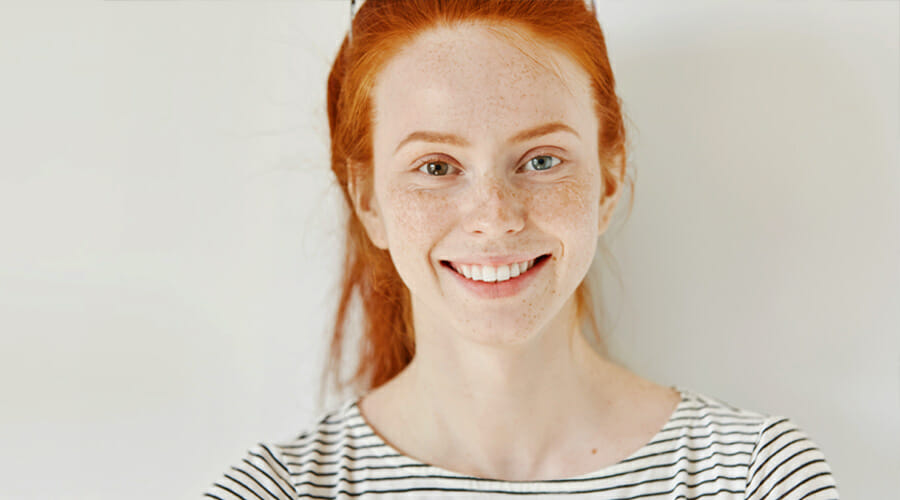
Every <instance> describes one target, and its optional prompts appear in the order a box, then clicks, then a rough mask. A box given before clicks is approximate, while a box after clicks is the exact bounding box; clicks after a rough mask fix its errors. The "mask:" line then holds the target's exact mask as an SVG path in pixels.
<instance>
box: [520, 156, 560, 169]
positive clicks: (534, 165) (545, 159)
mask: <svg viewBox="0 0 900 500" xmlns="http://www.w3.org/2000/svg"><path fill="white" fill-rule="evenodd" d="M554 161H555V163H554ZM560 163H562V160H560V159H559V158H557V157H555V156H553V155H540V156H535V157H534V158H532V159H530V160H528V162H527V163H525V169H526V170H529V169H531V170H536V171H539V172H540V171H544V170H550V169H551V168H553V167H555V166H557V165H559V164H560Z"/></svg>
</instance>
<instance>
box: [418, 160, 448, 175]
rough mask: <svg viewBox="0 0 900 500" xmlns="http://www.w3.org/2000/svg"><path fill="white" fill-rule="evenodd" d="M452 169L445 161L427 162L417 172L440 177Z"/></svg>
mask: <svg viewBox="0 0 900 500" xmlns="http://www.w3.org/2000/svg"><path fill="white" fill-rule="evenodd" d="M452 168H453V167H452V166H450V164H449V163H447V162H445V161H428V162H425V164H424V165H422V166H421V167H419V171H420V172H422V173H424V174H428V175H430V176H432V177H442V176H445V175H447V174H448V173H450V170H451V169H452Z"/></svg>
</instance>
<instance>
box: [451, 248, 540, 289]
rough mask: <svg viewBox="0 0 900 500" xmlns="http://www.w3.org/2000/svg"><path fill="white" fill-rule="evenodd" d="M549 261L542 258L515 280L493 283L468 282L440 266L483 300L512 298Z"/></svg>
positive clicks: (454, 272)
mask: <svg viewBox="0 0 900 500" xmlns="http://www.w3.org/2000/svg"><path fill="white" fill-rule="evenodd" d="M549 260H550V257H549V256H547V257H544V258H543V259H541V261H540V262H538V263H536V264H535V265H534V266H533V267H531V268H530V269H528V270H527V271H525V272H524V273H522V274H520V275H518V276H516V277H515V278H510V279H508V280H506V281H499V282H493V283H489V282H486V281H475V280H470V279H469V278H466V277H465V276H463V275H461V274H459V273H458V272H456V271H454V270H453V269H452V268H451V267H449V266H448V265H445V264H441V267H442V268H444V269H445V270H447V271H448V272H449V273H450V274H452V275H453V276H454V277H455V278H456V279H457V280H459V282H460V284H462V286H464V287H465V288H466V289H467V290H469V291H470V292H472V293H474V294H475V295H477V296H479V297H481V298H483V299H501V298H504V297H512V296H514V295H516V294H518V293H519V292H520V291H522V290H523V289H524V288H525V287H527V286H528V284H529V283H531V282H532V281H533V280H534V277H535V275H537V273H539V272H540V271H541V269H543V268H544V265H545V264H546V263H547V261H549Z"/></svg>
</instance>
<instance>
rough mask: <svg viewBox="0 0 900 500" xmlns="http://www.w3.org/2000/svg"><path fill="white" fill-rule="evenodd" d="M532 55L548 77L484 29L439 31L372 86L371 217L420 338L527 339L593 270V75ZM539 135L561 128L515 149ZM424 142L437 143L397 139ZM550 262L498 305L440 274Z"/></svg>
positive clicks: (596, 184)
mask: <svg viewBox="0 0 900 500" xmlns="http://www.w3.org/2000/svg"><path fill="white" fill-rule="evenodd" d="M529 50H531V51H532V52H531V54H530V55H531V56H533V57H534V58H536V59H537V60H539V61H542V62H543V63H544V64H545V65H546V66H547V67H542V66H539V65H537V64H535V62H534V60H533V59H532V58H531V57H529V55H526V54H524V53H523V52H522V51H521V50H519V49H517V48H516V47H514V46H512V45H510V44H509V43H508V42H506V41H503V40H501V39H499V38H497V37H496V35H492V34H491V33H490V32H489V31H487V30H485V29H484V28H481V27H478V26H475V25H467V26H464V27H458V28H453V29H446V28H445V29H439V30H435V31H431V32H428V33H426V34H424V35H423V36H422V37H420V38H418V39H417V40H416V41H414V42H413V43H412V44H411V45H409V46H408V47H407V48H406V50H404V51H403V52H401V53H400V54H399V55H398V56H396V57H395V58H394V59H392V60H391V62H390V63H389V64H388V66H387V67H386V68H385V70H384V71H383V72H382V73H381V74H380V75H379V79H378V82H377V84H376V86H375V89H374V95H373V98H374V113H375V115H374V118H375V126H374V138H373V140H374V143H373V144H374V163H375V165H374V191H373V195H374V199H373V207H374V212H376V213H377V215H376V217H375V220H377V225H378V226H379V227H380V228H381V229H380V231H381V234H382V235H383V239H384V242H383V243H384V244H385V245H386V246H387V248H388V250H389V252H390V254H391V257H392V259H393V262H394V265H395V266H396V268H397V271H398V272H399V274H400V276H401V278H402V279H403V281H404V282H405V283H406V285H407V287H408V288H409V289H410V292H411V294H412V297H413V311H414V315H415V317H416V324H417V328H418V327H419V326H421V325H426V326H427V329H428V330H437V331H445V330H447V329H451V330H454V331H456V332H459V333H461V334H463V335H465V336H467V337H470V338H472V339H473V340H476V341H479V342H486V343H498V342H516V341H520V340H523V339H526V338H528V337H530V336H531V335H532V334H533V333H534V332H536V331H538V330H540V329H542V328H544V327H546V326H547V325H548V324H550V323H551V322H552V321H553V320H554V319H555V318H558V315H559V313H560V311H561V310H562V309H563V306H564V305H566V303H567V302H569V301H571V300H573V294H574V291H575V289H576V288H577V286H578V285H579V284H580V283H581V281H582V279H583V278H584V276H585V274H586V273H587V270H588V268H589V267H590V264H591V260H592V259H593V256H594V252H595V250H596V245H597V237H598V235H599V233H600V215H601V214H600V209H601V206H600V193H601V187H602V180H601V176H600V165H599V162H598V158H597V133H598V126H599V125H598V122H597V117H596V116H595V114H594V105H593V100H592V98H591V96H590V84H589V79H588V75H587V73H585V72H584V71H583V70H582V69H581V68H580V67H579V66H578V65H577V64H576V63H575V62H574V61H572V60H571V59H569V58H568V57H567V56H566V55H564V54H563V53H561V52H556V51H554V50H552V49H551V48H549V47H544V48H542V49H540V50H539V51H537V52H534V49H529ZM548 68H556V71H554V70H551V69H548ZM557 73H559V74H557ZM560 76H562V77H563V79H560ZM548 123H556V124H562V125H564V127H560V126H558V127H557V128H555V129H553V130H552V131H550V132H549V133H545V134H541V135H538V136H534V137H529V138H525V139H522V140H512V138H515V137H516V136H517V135H518V134H520V133H521V132H523V131H527V130H534V129H536V128H538V127H540V126H542V125H546V124H548ZM567 128H569V129H571V131H568V130H567ZM419 131H427V132H434V133H437V134H439V135H436V136H432V137H424V136H420V139H421V140H420V139H411V140H407V141H405V139H407V138H408V137H409V136H410V134H413V133H414V132H419ZM545 131H546V130H545ZM441 136H443V137H441ZM449 136H457V137H456V139H454V140H450V139H448V137H449ZM520 139H521V137H520ZM398 147H399V149H398ZM370 234H371V230H370ZM545 254H549V255H550V257H549V258H548V259H546V261H545V262H543V264H542V265H541V266H540V267H539V268H535V269H534V274H533V275H532V277H531V278H530V281H529V282H528V284H527V286H525V287H523V288H522V289H521V290H518V291H517V292H516V293H515V294H513V295H509V296H505V297H502V298H484V297H483V296H479V295H478V294H476V293H474V292H473V291H472V290H471V289H470V288H468V287H466V286H465V282H462V281H461V280H460V277H459V276H458V275H456V274H454V273H455V271H453V270H452V269H451V268H450V267H448V266H447V265H445V264H444V262H445V261H449V262H458V263H473V262H478V261H479V260H482V259H483V258H484V257H485V256H531V257H529V258H533V257H537V256H539V255H545ZM520 278H524V275H523V276H522V277H520ZM418 334H419V333H417V335H418Z"/></svg>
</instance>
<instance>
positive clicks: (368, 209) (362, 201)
mask: <svg viewBox="0 0 900 500" xmlns="http://www.w3.org/2000/svg"><path fill="white" fill-rule="evenodd" d="M354 172H359V170H358V169H354V168H348V175H347V191H348V192H349V194H350V200H351V202H352V203H353V211H354V212H356V216H357V217H359V220H360V222H362V225H363V227H364V228H365V229H366V234H368V235H369V240H371V241H372V244H373V245H375V246H376V247H378V248H380V249H382V250H387V247H388V245H387V236H386V231H385V230H384V219H383V218H382V214H381V210H380V207H379V206H378V200H377V199H375V196H374V195H373V193H374V186H373V185H372V184H373V183H372V182H371V181H369V182H367V181H366V180H364V179H360V178H358V177H361V175H358V174H356V175H355V174H354Z"/></svg>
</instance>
